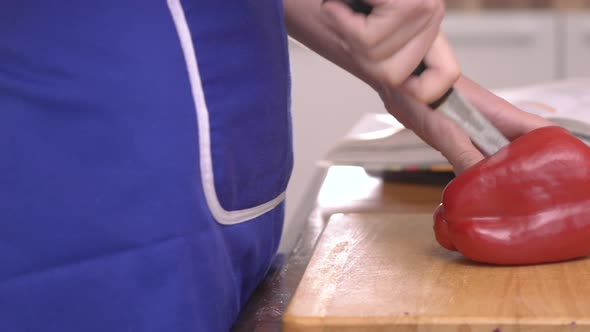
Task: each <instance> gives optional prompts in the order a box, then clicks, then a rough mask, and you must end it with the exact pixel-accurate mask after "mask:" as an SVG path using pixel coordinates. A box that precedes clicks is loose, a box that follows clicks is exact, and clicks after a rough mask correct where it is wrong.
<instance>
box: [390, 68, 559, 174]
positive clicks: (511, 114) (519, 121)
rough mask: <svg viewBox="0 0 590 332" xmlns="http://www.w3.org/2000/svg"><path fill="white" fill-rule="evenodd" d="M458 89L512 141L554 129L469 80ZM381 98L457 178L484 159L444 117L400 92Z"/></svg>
mask: <svg viewBox="0 0 590 332" xmlns="http://www.w3.org/2000/svg"><path fill="white" fill-rule="evenodd" d="M455 88H456V89H457V90H459V91H460V92H461V93H462V94H463V95H464V96H465V97H466V98H467V99H468V100H469V101H470V102H471V103H473V104H474V106H475V107H476V108H477V109H478V110H480V111H481V112H482V113H483V115H484V116H485V117H486V118H487V119H488V120H490V122H492V123H493V124H494V125H495V126H496V127H497V128H498V129H499V130H500V131H501V132H502V133H503V134H504V135H505V136H506V137H508V139H510V140H513V139H515V138H517V137H519V136H522V135H524V134H526V133H528V132H529V131H531V130H533V129H536V128H540V127H545V126H549V125H553V124H552V123H551V122H549V121H548V120H545V119H543V118H541V117H538V116H536V115H533V114H530V113H527V112H524V111H521V110H519V109H517V108H516V107H514V106H513V105H511V104H510V103H508V102H507V101H505V100H503V99H501V98H499V97H497V96H496V95H494V94H493V93H491V92H489V91H487V90H486V89H484V88H482V87H480V86H478V85H477V84H475V83H474V82H472V81H470V80H469V79H467V78H464V77H462V78H461V79H460V80H459V81H457V84H455ZM380 95H381V98H382V100H383V102H384V103H385V106H386V108H387V110H388V111H389V113H391V114H392V115H393V116H394V117H395V118H396V119H398V120H399V121H400V122H401V123H402V124H403V125H404V126H406V127H407V128H409V129H412V130H413V131H414V132H415V133H416V134H417V135H418V136H419V137H420V138H422V139H423V140H424V141H425V142H426V143H428V144H429V145H431V146H432V147H434V148H435V149H437V150H438V151H440V152H441V153H442V154H443V155H444V156H445V158H447V160H448V161H449V162H450V163H451V164H452V165H453V167H454V170H455V173H456V174H460V173H462V172H463V171H464V170H465V169H467V168H469V167H471V166H473V165H474V164H475V163H477V162H479V161H480V160H482V159H483V158H484V155H483V154H482V153H481V152H480V151H479V150H478V149H477V148H476V147H475V146H474V145H473V143H472V142H471V140H470V138H469V136H467V134H466V133H465V132H464V131H463V130H462V129H461V128H459V127H458V126H457V125H455V123H453V122H452V121H451V120H449V119H448V118H447V117H446V116H444V115H443V114H442V113H440V112H437V111H433V110H432V109H430V108H428V107H427V106H425V105H423V104H421V103H418V102H416V101H415V100H413V99H412V98H411V97H408V96H407V95H405V94H404V93H403V92H401V91H399V90H397V89H388V90H384V91H382V92H381V94H380Z"/></svg>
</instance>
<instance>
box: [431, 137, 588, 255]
mask: <svg viewBox="0 0 590 332" xmlns="http://www.w3.org/2000/svg"><path fill="white" fill-rule="evenodd" d="M434 232H435V236H436V239H437V241H438V243H439V244H440V245H441V246H443V247H445V248H447V249H449V250H457V251H459V252H460V253H461V254H463V255H464V256H465V257H467V258H469V259H471V260H473V261H477V262H482V263H491V264H500V265H524V264H538V263H549V262H558V261H565V260H570V259H574V258H579V257H584V256H587V255H590V148H589V147H588V146H586V144H584V143H583V142H582V141H580V140H578V139H577V138H575V137H574V136H573V135H571V134H570V133H569V132H568V131H566V130H565V129H563V128H560V127H554V126H551V127H544V128H539V129H536V130H533V131H531V132H529V133H528V134H526V135H523V136H521V137H519V138H518V139H516V140H514V141H513V142H512V143H510V144H509V145H508V146H506V147H504V148H503V149H501V150H500V151H498V152H497V153H496V154H494V155H492V156H490V157H488V158H486V159H484V160H482V161H481V162H479V163H477V164H476V165H474V166H473V167H471V168H469V169H468V170H466V171H465V172H464V173H462V174H461V175H459V176H457V177H456V178H455V179H454V180H453V181H451V182H450V183H449V184H448V186H447V187H446V188H445V190H444V193H443V198H442V204H441V205H440V206H439V207H438V209H437V210H436V212H435V213H434Z"/></svg>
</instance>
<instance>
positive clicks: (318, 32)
mask: <svg viewBox="0 0 590 332" xmlns="http://www.w3.org/2000/svg"><path fill="white" fill-rule="evenodd" d="M321 3H322V0H284V6H285V19H286V23H287V29H288V31H289V35H290V36H291V37H293V38H294V39H296V40H297V41H299V42H300V43H302V44H304V45H305V46H307V47H309V48H310V49H311V50H313V51H314V52H316V53H318V54H320V55H321V56H323V57H324V58H326V59H328V60H329V61H331V62H333V63H334V64H336V65H338V66H340V67H341V68H343V69H344V70H346V71H348V72H350V73H351V74H353V75H355V76H356V77H358V78H359V79H361V80H363V81H364V82H365V83H367V84H369V85H371V86H373V87H376V83H375V82H372V81H371V80H370V78H369V77H368V75H366V74H365V73H363V72H362V70H361V69H360V68H359V67H358V65H357V64H356V63H355V62H354V61H353V58H352V57H351V55H350V53H349V52H348V50H347V49H346V47H345V43H344V42H343V40H342V39H341V38H340V37H339V36H338V35H337V34H336V33H334V32H333V31H332V30H331V29H329V28H328V26H327V25H326V23H325V20H323V19H322V18H321V13H320V7H321Z"/></svg>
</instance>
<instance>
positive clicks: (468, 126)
mask: <svg viewBox="0 0 590 332" xmlns="http://www.w3.org/2000/svg"><path fill="white" fill-rule="evenodd" d="M438 111H440V112H442V113H443V114H445V115H446V116H447V117H448V118H450V119H451V120H453V121H454V122H455V123H456V124H457V125H459V127H461V128H462V129H463V130H464V131H465V132H466V133H467V135H469V137H470V138H471V141H473V143H474V144H475V145H476V146H477V147H478V148H479V149H480V150H481V152H482V153H483V154H485V155H487V156H490V155H492V154H494V153H496V152H497V151H498V150H500V149H501V148H502V147H504V146H506V145H508V143H510V141H508V139H507V138H506V137H505V136H504V135H503V134H502V133H501V132H500V131H499V130H498V129H497V128H496V127H495V126H494V125H493V124H492V123H491V122H489V121H488V119H486V118H485V117H484V116H483V114H481V113H480V112H479V111H478V110H477V109H475V107H474V106H473V105H471V103H469V102H468V101H467V100H466V99H465V98H464V97H463V96H461V94H459V93H458V92H457V90H454V91H453V92H452V93H451V94H450V95H449V96H448V98H447V100H446V101H445V102H444V103H443V104H442V105H440V107H439V108H438Z"/></svg>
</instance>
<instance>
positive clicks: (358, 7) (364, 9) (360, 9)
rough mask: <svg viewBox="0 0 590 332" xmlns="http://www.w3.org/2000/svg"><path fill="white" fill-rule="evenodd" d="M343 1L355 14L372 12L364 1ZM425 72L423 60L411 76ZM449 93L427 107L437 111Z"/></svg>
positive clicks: (451, 90) (451, 88) (450, 90)
mask: <svg viewBox="0 0 590 332" xmlns="http://www.w3.org/2000/svg"><path fill="white" fill-rule="evenodd" d="M324 1H325V0H324ZM343 1H344V2H345V3H346V4H347V5H348V7H350V9H352V10H354V11H355V12H357V13H361V14H365V15H369V14H371V11H372V10H373V7H372V6H371V5H370V4H368V3H366V2H365V1H364V0H343ZM425 70H426V64H425V63H424V60H423V61H421V62H420V64H419V65H418V67H417V68H416V69H414V71H413V72H412V75H414V76H420V75H421V74H422V73H423V72H424V71H425ZM451 93H453V87H450V88H449V90H447V92H445V94H444V95H443V96H442V97H440V98H439V99H437V100H436V101H434V102H433V103H431V104H429V105H428V106H429V107H430V108H432V109H437V108H438V107H439V106H440V105H442V104H443V103H444V102H445V101H446V100H447V98H448V97H449V95H450V94H451Z"/></svg>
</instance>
